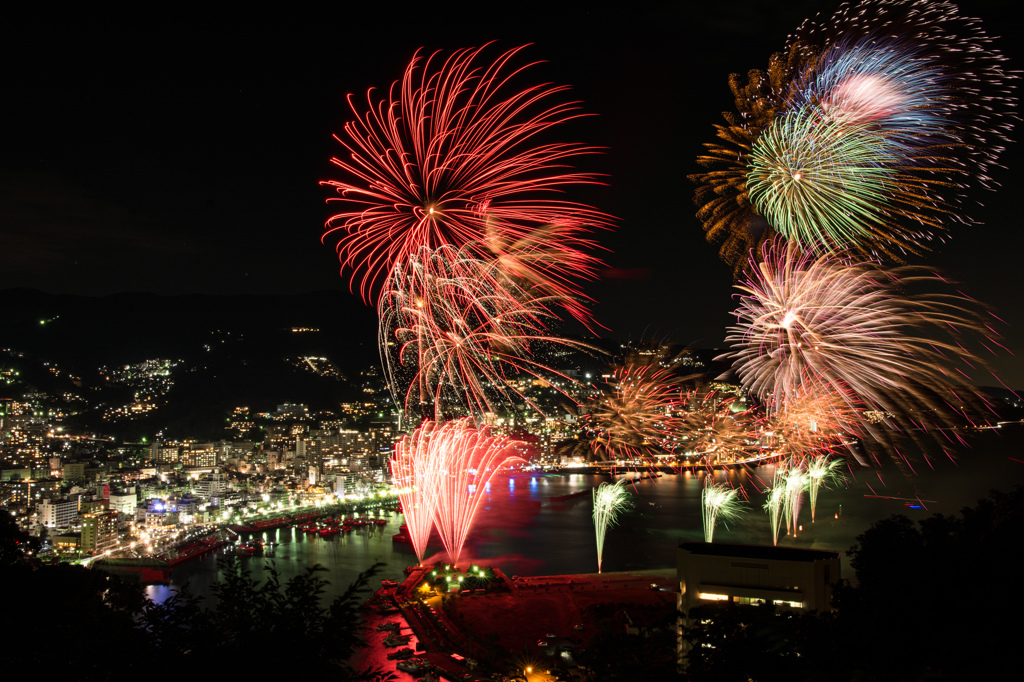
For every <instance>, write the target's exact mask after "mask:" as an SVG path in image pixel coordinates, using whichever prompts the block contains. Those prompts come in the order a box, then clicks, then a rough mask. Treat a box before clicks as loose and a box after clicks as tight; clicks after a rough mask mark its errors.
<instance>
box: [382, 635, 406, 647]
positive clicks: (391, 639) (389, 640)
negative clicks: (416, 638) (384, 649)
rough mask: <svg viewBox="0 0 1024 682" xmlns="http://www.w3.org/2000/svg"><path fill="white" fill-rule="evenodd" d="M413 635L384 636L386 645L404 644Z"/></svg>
mask: <svg viewBox="0 0 1024 682" xmlns="http://www.w3.org/2000/svg"><path fill="white" fill-rule="evenodd" d="M411 637H412V635H394V634H392V635H388V636H387V637H385V638H384V646H402V645H403V644H405V643H407V642H408V641H409V638H411Z"/></svg>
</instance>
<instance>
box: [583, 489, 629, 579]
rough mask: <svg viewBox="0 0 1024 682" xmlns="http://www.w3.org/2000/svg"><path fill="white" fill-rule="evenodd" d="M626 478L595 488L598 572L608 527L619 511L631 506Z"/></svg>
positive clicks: (616, 517)
mask: <svg viewBox="0 0 1024 682" xmlns="http://www.w3.org/2000/svg"><path fill="white" fill-rule="evenodd" d="M625 482H626V479H619V481H618V482H616V483H615V484H610V483H602V484H601V485H599V486H597V487H596V488H594V490H593V493H592V494H593V498H594V533H595V535H596V536H597V572H598V573H600V572H601V559H602V557H603V555H604V536H605V533H606V532H607V531H608V529H609V528H610V527H612V526H614V525H615V522H616V520H617V519H618V516H619V513H620V512H622V511H624V510H625V509H626V508H627V507H628V506H629V493H628V492H626V488H625V486H624V485H623V484H624V483H625Z"/></svg>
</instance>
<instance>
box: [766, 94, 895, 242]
mask: <svg viewBox="0 0 1024 682" xmlns="http://www.w3.org/2000/svg"><path fill="white" fill-rule="evenodd" d="M890 147H891V145H890V144H889V143H888V142H887V139H886V138H885V137H884V136H882V135H879V134H877V133H876V132H874V131H872V130H870V129H869V128H867V127H866V126H864V125H858V124H849V123H843V122H840V121H837V120H835V119H830V118H828V117H826V116H824V115H822V113H821V112H820V111H819V110H818V109H817V108H816V107H811V106H808V107H803V108H801V109H798V110H796V111H794V112H792V113H789V114H787V115H785V116H780V117H779V118H777V119H776V120H775V121H774V122H773V123H772V124H771V125H769V126H768V128H767V129H766V130H765V131H764V133H763V134H762V135H761V137H760V138H758V139H757V141H756V142H755V143H754V146H753V149H752V150H751V154H750V173H749V175H748V176H747V191H748V193H749V195H750V201H751V203H752V204H753V206H754V208H755V210H756V211H757V212H758V213H760V214H761V215H763V216H765V217H766V218H767V219H768V222H770V223H771V224H772V226H773V227H775V229H777V230H778V231H779V232H781V233H782V234H783V235H785V236H786V237H788V238H790V239H796V240H797V241H799V242H800V244H801V245H802V246H803V247H804V248H805V249H808V250H812V251H818V252H821V251H835V250H843V249H846V248H848V247H850V246H854V245H858V244H861V243H862V242H865V241H868V242H871V241H875V238H876V236H877V233H879V232H880V231H881V230H880V228H881V227H882V226H883V225H884V224H885V218H884V215H885V214H884V207H885V206H886V205H887V204H888V203H890V198H891V196H892V192H891V190H892V187H893V185H895V184H896V178H895V174H894V170H893V164H894V161H895V157H894V154H893V150H892V149H891V148H890Z"/></svg>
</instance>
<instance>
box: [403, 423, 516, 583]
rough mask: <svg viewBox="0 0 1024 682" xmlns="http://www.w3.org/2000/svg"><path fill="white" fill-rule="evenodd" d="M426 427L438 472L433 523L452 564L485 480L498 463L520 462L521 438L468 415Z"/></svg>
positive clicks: (478, 504)
mask: <svg viewBox="0 0 1024 682" xmlns="http://www.w3.org/2000/svg"><path fill="white" fill-rule="evenodd" d="M423 428H424V427H420V429H417V432H419V431H420V430H422V429H423ZM427 428H429V429H430V431H431V433H430V437H429V447H428V448H427V450H428V451H429V453H430V454H429V457H430V459H431V460H432V464H431V469H433V470H435V471H436V472H437V477H436V479H435V480H436V481H437V489H436V496H435V504H434V524H435V525H436V526H437V532H438V534H439V535H440V536H441V542H442V543H443V544H444V548H445V551H446V552H447V553H448V558H449V559H450V560H451V562H452V563H453V564H457V563H458V562H459V557H460V555H461V554H462V547H463V545H465V543H466V537H467V536H468V535H469V530H470V528H472V526H473V521H474V520H475V519H476V514H477V512H478V511H479V510H480V504H481V502H483V498H484V495H483V493H484V490H485V488H486V486H487V484H488V483H490V481H491V479H492V478H494V475H495V474H496V473H498V471H499V470H500V469H501V468H502V467H506V466H508V465H510V464H512V463H514V462H517V461H523V459H522V458H521V457H519V455H517V454H516V452H515V450H516V449H517V448H520V447H522V446H523V443H521V442H520V441H516V440H512V439H509V438H506V437H504V436H492V435H491V434H490V433H488V431H487V430H486V429H483V428H477V427H476V426H474V425H473V423H472V421H471V420H469V419H460V420H457V421H451V422H447V423H444V424H441V425H440V426H433V427H429V426H428V427H427ZM414 437H415V434H414Z"/></svg>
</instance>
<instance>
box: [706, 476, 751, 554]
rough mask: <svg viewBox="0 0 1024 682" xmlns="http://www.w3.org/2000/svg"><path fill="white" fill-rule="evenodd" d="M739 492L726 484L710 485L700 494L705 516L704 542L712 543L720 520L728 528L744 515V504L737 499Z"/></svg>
mask: <svg viewBox="0 0 1024 682" xmlns="http://www.w3.org/2000/svg"><path fill="white" fill-rule="evenodd" d="M737 493H738V491H737V490H736V489H735V488H730V487H729V486H727V485H724V484H712V483H709V484H707V485H705V486H704V489H703V490H702V491H701V494H700V504H701V509H702V510H703V512H704V514H703V517H704V542H711V541H712V539H713V538H714V535H715V526H716V525H717V524H718V520H719V519H721V520H722V523H724V524H725V525H726V527H728V524H729V521H733V520H735V519H736V518H738V517H739V515H740V514H741V513H742V503H741V502H740V501H739V500H738V499H737Z"/></svg>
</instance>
